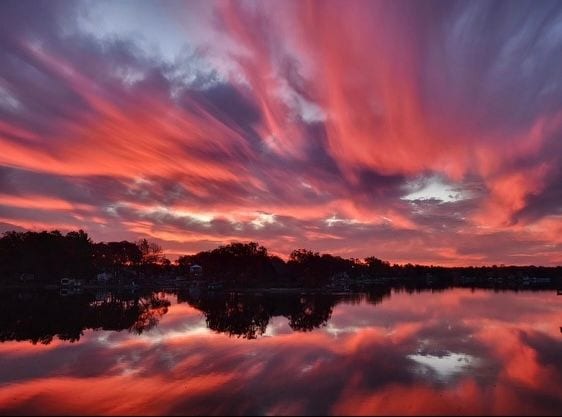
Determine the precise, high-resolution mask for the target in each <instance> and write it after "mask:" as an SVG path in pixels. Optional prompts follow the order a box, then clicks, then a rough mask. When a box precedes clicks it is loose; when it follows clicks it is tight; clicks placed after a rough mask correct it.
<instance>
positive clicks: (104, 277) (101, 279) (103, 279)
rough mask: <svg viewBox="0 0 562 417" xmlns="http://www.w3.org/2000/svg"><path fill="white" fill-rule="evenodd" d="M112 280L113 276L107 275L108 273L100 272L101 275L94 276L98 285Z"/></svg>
mask: <svg viewBox="0 0 562 417" xmlns="http://www.w3.org/2000/svg"><path fill="white" fill-rule="evenodd" d="M112 278H113V274H111V273H109V272H102V273H101V274H98V275H97V276H96V281H97V282H99V283H104V282H107V281H109V280H110V279H112Z"/></svg>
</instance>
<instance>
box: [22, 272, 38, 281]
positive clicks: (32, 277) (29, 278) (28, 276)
mask: <svg viewBox="0 0 562 417" xmlns="http://www.w3.org/2000/svg"><path fill="white" fill-rule="evenodd" d="M34 280H35V275H33V274H28V273H23V274H21V275H20V281H21V282H29V281H34Z"/></svg>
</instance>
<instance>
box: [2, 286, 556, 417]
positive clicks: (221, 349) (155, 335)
mask: <svg viewBox="0 0 562 417" xmlns="http://www.w3.org/2000/svg"><path fill="white" fill-rule="evenodd" d="M0 294H1V307H0V313H1V316H0V317H1V318H0V336H1V340H2V341H3V343H0V413H2V414H7V413H10V414H12V413H22V414H23V413H26V414H27V413H32V414H57V413H63V414H269V415H272V414H273V415H276V414H375V413H384V414H428V413H431V414H558V415H559V414H561V413H562V333H561V330H560V326H561V325H562V296H557V295H556V292H555V291H541V292H517V293H516V292H493V291H486V290H475V291H471V290H470V289H450V290H446V291H441V292H430V291H426V292H421V293H412V294H408V293H406V292H396V291H392V292H391V291H390V290H387V291H384V290H383V291H380V292H378V293H374V294H369V295H357V296H346V297H334V296H319V295H317V296H313V295H300V294H295V295H267V294H263V295H255V296H248V295H246V296H242V295H238V296H236V295H221V294H215V295H212V296H205V297H202V296H201V294H196V293H189V292H188V291H186V292H184V293H176V294H167V293H153V294H142V295H140V296H138V295H130V294H109V293H103V292H99V293H97V294H92V295H87V294H83V295H74V296H66V297H60V296H59V295H58V294H48V293H36V294H29V293H28V294H21V293H0Z"/></svg>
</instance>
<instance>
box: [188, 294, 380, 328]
mask: <svg viewBox="0 0 562 417" xmlns="http://www.w3.org/2000/svg"><path fill="white" fill-rule="evenodd" d="M177 296H178V302H180V303H181V302H186V303H188V304H189V305H191V306H192V307H195V308H197V309H198V310H201V311H202V312H203V314H204V315H205V320H206V323H207V327H209V329H211V330H213V331H216V332H220V333H226V334H228V335H230V336H236V337H242V338H246V339H255V338H257V337H259V336H262V335H263V334H264V333H265V331H266V329H267V325H268V324H269V321H270V320H271V318H273V317H276V316H282V317H286V318H287V319H288V321H289V326H290V327H291V329H292V330H294V331H311V330H313V329H315V328H318V327H322V326H325V325H326V324H327V323H328V321H329V320H330V317H331V316H332V311H333V309H334V307H335V306H336V305H337V304H338V303H340V302H348V303H349V302H351V303H359V302H360V301H361V300H365V301H367V302H369V303H372V304H378V303H380V302H382V300H383V299H384V298H385V297H390V288H380V289H377V290H374V291H372V292H370V293H356V294H346V295H343V296H342V295H332V294H322V293H309V294H295V293H281V294H267V293H266V294H251V293H250V294H240V293H210V294H206V295H204V296H201V295H200V294H193V292H190V291H189V290H185V291H179V292H178V293H177Z"/></svg>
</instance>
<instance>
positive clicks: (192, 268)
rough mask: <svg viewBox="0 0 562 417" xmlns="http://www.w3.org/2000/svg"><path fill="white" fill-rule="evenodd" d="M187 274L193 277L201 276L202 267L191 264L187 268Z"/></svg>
mask: <svg viewBox="0 0 562 417" xmlns="http://www.w3.org/2000/svg"><path fill="white" fill-rule="evenodd" d="M189 273H190V274H191V275H193V276H196V277H198V276H201V274H203V267H202V266H201V265H197V264H193V265H191V266H190V267H189Z"/></svg>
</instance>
